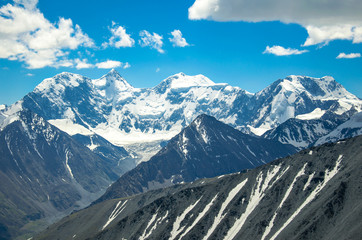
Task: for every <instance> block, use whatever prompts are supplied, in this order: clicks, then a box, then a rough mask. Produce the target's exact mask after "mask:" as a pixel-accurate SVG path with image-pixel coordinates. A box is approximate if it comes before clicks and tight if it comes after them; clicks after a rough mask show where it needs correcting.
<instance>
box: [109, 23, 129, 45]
mask: <svg viewBox="0 0 362 240" xmlns="http://www.w3.org/2000/svg"><path fill="white" fill-rule="evenodd" d="M110 31H111V32H112V37H111V38H110V39H109V42H106V43H103V44H102V46H103V47H108V46H111V47H116V48H121V47H123V48H125V47H133V46H134V43H135V41H134V39H133V38H131V35H130V34H127V32H126V29H125V28H124V27H122V26H117V25H116V24H115V23H114V22H112V27H111V28H110Z"/></svg>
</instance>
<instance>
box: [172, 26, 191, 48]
mask: <svg viewBox="0 0 362 240" xmlns="http://www.w3.org/2000/svg"><path fill="white" fill-rule="evenodd" d="M171 35H172V38H169V40H170V42H172V45H173V46H174V47H187V46H190V44H188V43H187V42H186V39H185V38H183V37H182V33H181V31H180V30H177V29H175V30H173V31H172V32H171Z"/></svg>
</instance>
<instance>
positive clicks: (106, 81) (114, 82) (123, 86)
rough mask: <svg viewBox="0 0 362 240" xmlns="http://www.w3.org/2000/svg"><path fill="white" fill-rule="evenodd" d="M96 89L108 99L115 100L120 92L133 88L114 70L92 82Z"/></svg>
mask: <svg viewBox="0 0 362 240" xmlns="http://www.w3.org/2000/svg"><path fill="white" fill-rule="evenodd" d="M92 84H93V86H94V88H95V89H96V90H97V91H98V92H99V93H100V94H101V95H102V96H104V97H106V98H107V99H109V100H110V99H114V97H115V96H117V95H118V94H119V93H120V92H124V91H129V90H132V89H133V87H132V86H131V85H130V84H129V83H128V82H127V81H126V80H125V79H124V78H123V77H122V76H121V75H120V74H119V73H118V72H117V71H116V70H114V69H112V70H111V71H110V72H109V73H107V74H106V75H104V76H102V77H101V78H99V79H95V80H92Z"/></svg>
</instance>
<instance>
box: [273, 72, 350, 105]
mask: <svg viewBox="0 0 362 240" xmlns="http://www.w3.org/2000/svg"><path fill="white" fill-rule="evenodd" d="M279 85H280V86H281V87H282V88H283V89H284V90H285V91H293V92H298V93H302V92H304V93H306V94H308V95H309V96H313V98H314V99H320V100H330V99H338V98H341V97H343V98H346V99H351V100H356V99H357V98H356V96H354V95H353V94H351V93H349V92H348V91H347V90H346V89H345V88H344V87H343V86H342V85H341V84H339V83H338V82H336V81H335V79H334V78H333V77H331V76H325V77H322V78H312V77H308V76H298V75H291V76H288V77H286V78H285V79H283V80H281V82H280V84H279Z"/></svg>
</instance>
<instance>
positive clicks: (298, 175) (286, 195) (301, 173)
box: [261, 163, 307, 240]
mask: <svg viewBox="0 0 362 240" xmlns="http://www.w3.org/2000/svg"><path fill="white" fill-rule="evenodd" d="M306 166H307V163H306V164H304V166H303V168H302V169H301V170H300V171H299V172H298V173H297V175H296V176H295V177H294V179H293V182H292V184H290V186H289V187H288V189H287V191H286V192H285V194H284V197H283V199H282V201H281V202H280V204H279V206H278V208H277V210H276V211H275V212H274V215H273V217H272V219H271V220H270V222H269V225H268V226H267V227H266V228H265V232H264V234H263V236H262V237H261V240H264V239H265V237H266V236H268V234H269V233H270V231H271V229H272V228H273V225H274V220H275V218H276V216H277V213H278V211H279V209H281V208H282V206H283V204H284V202H285V200H287V198H288V196H289V194H290V192H291V191H292V189H293V187H294V183H295V182H296V181H297V178H299V177H300V176H302V175H303V174H304V170H305V167H306Z"/></svg>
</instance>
